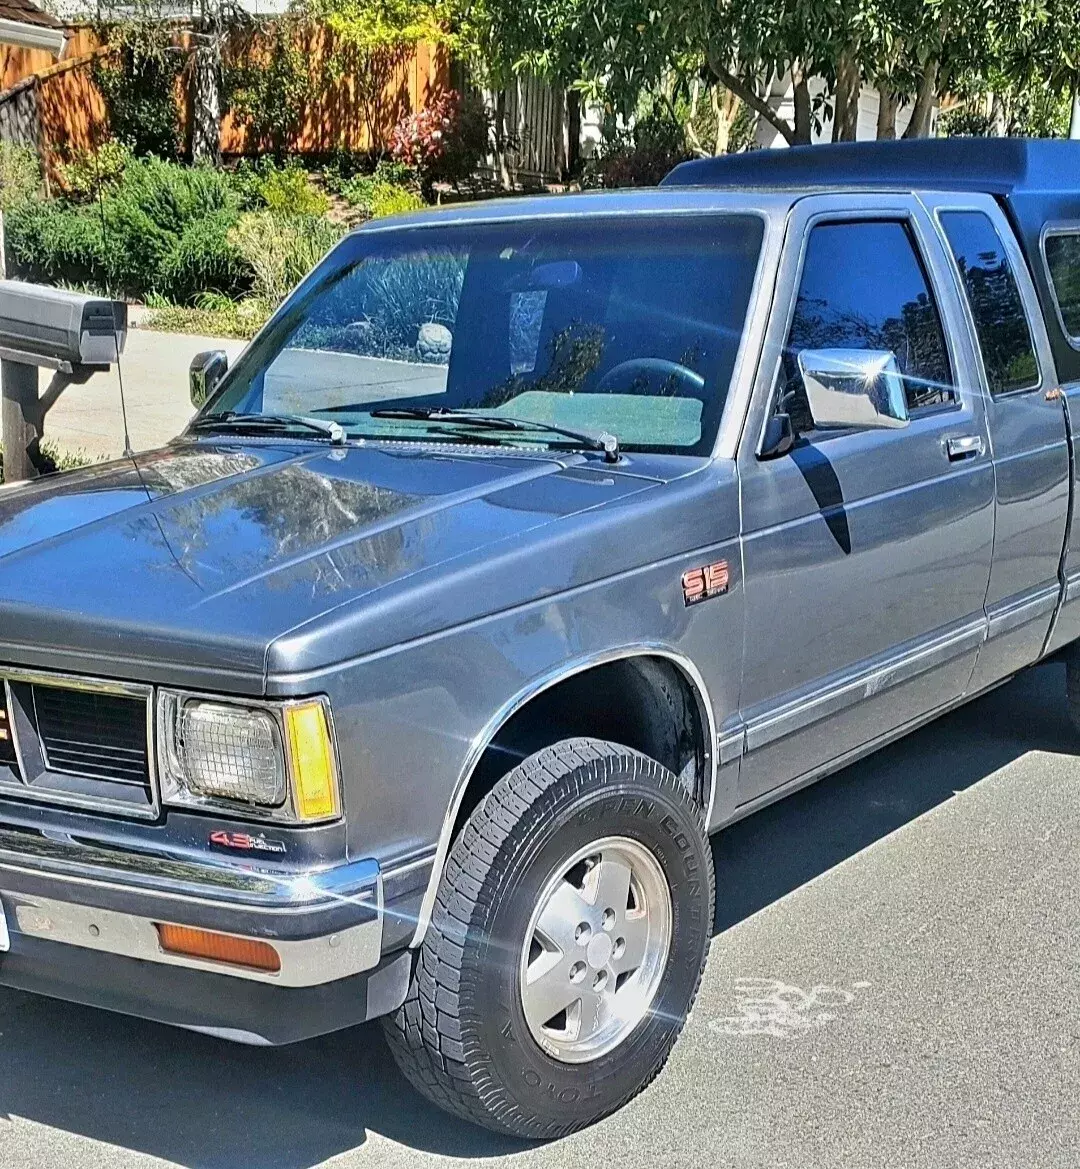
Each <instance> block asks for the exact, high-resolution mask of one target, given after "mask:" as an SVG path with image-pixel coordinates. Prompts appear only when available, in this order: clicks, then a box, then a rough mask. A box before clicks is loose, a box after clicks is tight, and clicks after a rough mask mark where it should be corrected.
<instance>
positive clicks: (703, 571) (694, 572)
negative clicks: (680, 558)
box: [682, 560, 729, 605]
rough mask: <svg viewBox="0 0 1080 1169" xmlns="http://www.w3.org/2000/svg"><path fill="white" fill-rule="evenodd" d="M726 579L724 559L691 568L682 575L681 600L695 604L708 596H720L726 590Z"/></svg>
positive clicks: (726, 564)
mask: <svg viewBox="0 0 1080 1169" xmlns="http://www.w3.org/2000/svg"><path fill="white" fill-rule="evenodd" d="M728 579H729V576H728V563H727V561H726V560H717V561H715V562H714V563H712V564H704V565H702V566H701V568H691V569H690V570H689V571H687V572H684V573H683V575H682V591H683V600H684V601H685V602H686V604H687V605H697V604H699V603H700V602H701V601H707V600H708V599H709V598H710V597H722V596H723V595H724V593H726V592H727V591H728Z"/></svg>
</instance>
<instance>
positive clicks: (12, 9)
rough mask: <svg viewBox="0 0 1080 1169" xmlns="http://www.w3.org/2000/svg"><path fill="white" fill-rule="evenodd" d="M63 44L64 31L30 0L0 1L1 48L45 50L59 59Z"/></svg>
mask: <svg viewBox="0 0 1080 1169" xmlns="http://www.w3.org/2000/svg"><path fill="white" fill-rule="evenodd" d="M66 43H67V32H66V30H65V28H64V26H63V24H61V23H60V21H59V20H57V19H56V17H55V16H52V15H51V14H50V13H48V12H43V11H42V10H41V9H40V8H38V6H37V5H36V4H32V3H31V2H30V0H0V45H18V46H19V47H20V48H26V49H44V50H46V52H49V53H52V54H53V55H54V56H56V57H60V56H63V53H64V46H65V44H66Z"/></svg>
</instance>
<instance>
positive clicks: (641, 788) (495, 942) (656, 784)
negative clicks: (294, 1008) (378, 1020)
mask: <svg viewBox="0 0 1080 1169" xmlns="http://www.w3.org/2000/svg"><path fill="white" fill-rule="evenodd" d="M609 836H622V837H629V838H630V839H631V840H633V841H636V842H638V843H640V844H642V845H644V846H645V847H646V848H647V849H648V850H649V852H650V853H651V854H652V856H653V857H654V858H655V860H656V861H658V862H659V865H660V868H661V869H662V872H663V877H664V878H665V879H666V881H667V885H668V889H669V891H670V894H671V903H672V914H671V919H670V922H671V941H670V947H669V949H668V952H667V960H666V964H665V965H664V966H663V967H662V969H663V973H662V975H661V976H660V982H659V984H658V986H657V990H656V995H655V998H654V999H653V1009H652V1010H651V1012H650V1013H649V1014H647V1015H646V1016H645V1018H644V1019H643V1020H642V1021H641V1022H640V1023H639V1024H638V1025H637V1027H636V1029H634V1030H633V1031H632V1032H631V1033H630V1034H629V1035H627V1036H626V1037H625V1038H624V1040H623V1041H622V1042H621V1043H619V1045H618V1046H617V1047H615V1048H614V1050H611V1051H609V1052H608V1053H607V1054H604V1055H601V1056H600V1057H599V1058H597V1059H594V1060H592V1061H591V1062H587V1063H567V1062H563V1061H561V1060H558V1059H555V1058H552V1056H550V1055H549V1054H548V1053H547V1052H546V1051H545V1050H543V1049H542V1048H541V1047H540V1046H539V1044H538V1043H537V1042H536V1040H535V1039H534V1038H533V1035H532V1033H531V1032H530V1030H529V1027H528V1024H527V1023H526V1020H525V1016H524V1013H523V1008H522V1003H521V991H520V984H519V977H518V973H519V962H520V956H521V952H522V946H523V943H524V937H525V932H526V929H527V928H528V923H529V920H530V917H531V915H532V912H533V909H534V907H535V906H536V904H537V901H538V898H539V897H540V892H541V890H542V889H543V888H544V886H545V884H546V883H547V881H548V880H549V878H550V876H551V874H552V873H555V872H557V870H558V866H559V865H560V864H562V863H564V862H565V861H566V859H567V858H570V857H572V856H574V855H575V853H576V852H577V851H578V850H580V849H582V848H585V847H588V846H589V845H590V844H591V843H592V842H594V841H596V840H597V839H598V838H601V837H609ZM713 897H714V876H713V865H712V852H711V850H710V848H709V842H708V837H707V835H706V832H705V829H704V825H703V821H702V815H701V810H700V808H699V807H698V806H697V804H696V803H695V801H694V800H693V799H692V798H691V797H690V796H689V794H688V793H687V792H686V790H685V789H684V788H683V787H682V786H681V785H680V783H679V781H678V780H677V779H676V777H675V776H674V775H673V774H672V773H671V772H670V771H668V770H667V769H666V768H664V767H662V766H661V765H660V764H659V763H656V762H655V761H654V760H652V759H649V758H647V757H646V756H644V755H642V754H640V753H638V752H637V751H633V750H630V749H629V748H627V747H621V746H618V745H616V744H613V743H605V742H601V741H599V740H596V739H571V740H567V741H565V742H562V743H558V744H556V745H555V746H553V747H548V748H546V749H545V750H543V751H540V752H538V753H537V754H535V755H533V756H532V757H530V758H529V759H527V760H525V762H523V763H522V764H521V765H520V766H518V767H516V768H515V769H514V770H513V771H511V772H510V773H509V774H508V775H506V776H504V777H503V778H502V779H501V780H500V781H499V783H498V784H496V785H495V787H494V789H493V790H492V791H491V792H490V793H489V794H488V795H487V796H486V797H485V798H484V800H483V801H482V802H481V804H480V805H479V807H477V808H476V810H475V811H474V812H473V813H472V815H471V816H470V817H469V819H468V821H467V822H466V824H465V826H464V828H463V829H462V830H461V832H460V833H459V835H458V837H457V839H456V841H455V842H454V845H453V847H452V849H451V851H450V855H449V857H448V859H447V863H446V870H445V872H444V875H443V878H442V883H441V885H440V887H439V892H438V897H437V900H436V905H435V909H434V912H433V915H432V920H431V924H430V927H429V928H428V931H427V935H426V937H425V939H424V942H423V945H422V946H421V948H420V951H419V954H418V956H417V962H416V965H415V967H414V971H413V978H412V984H411V986H410V989H409V994H408V997H407V998H406V1000H405V1003H404V1004H403V1006H402V1007H401V1008H400V1009H399V1010H398V1011H397V1012H396V1013H395V1014H393V1015H391V1016H389V1017H388V1018H386V1019H384V1020H383V1024H384V1029H385V1032H386V1036H387V1039H388V1042H389V1045H390V1049H391V1051H392V1052H393V1055H394V1058H395V1060H396V1061H397V1063H398V1065H399V1067H400V1068H401V1069H402V1071H403V1072H404V1073H405V1075H406V1076H407V1077H408V1078H409V1080H411V1082H412V1083H413V1084H414V1085H415V1086H416V1087H417V1088H418V1089H419V1090H420V1091H421V1092H422V1093H423V1094H424V1095H425V1096H427V1097H428V1098H429V1099H430V1100H432V1101H434V1102H435V1103H436V1104H438V1105H440V1106H441V1107H443V1108H445V1109H447V1110H449V1111H450V1112H453V1113H456V1114H457V1115H458V1116H461V1117H464V1118H465V1119H467V1120H470V1121H473V1122H475V1123H477V1124H480V1125H483V1126H485V1127H487V1128H489V1129H493V1130H494V1131H496V1132H501V1133H506V1134H510V1135H513V1136H516V1137H525V1138H531V1139H550V1138H553V1137H559V1136H563V1135H565V1134H567V1133H570V1132H574V1131H575V1130H577V1129H580V1128H584V1127H585V1126H586V1125H589V1124H591V1123H593V1122H594V1121H596V1120H598V1119H600V1118H601V1117H603V1116H606V1115H608V1114H609V1113H611V1112H614V1111H616V1110H617V1109H618V1108H620V1107H621V1106H622V1105H623V1104H625V1103H626V1102H627V1101H628V1100H630V1099H631V1098H632V1097H633V1096H635V1095H636V1094H637V1093H638V1092H640V1091H641V1090H642V1088H644V1087H645V1086H646V1085H647V1084H648V1083H649V1082H650V1081H651V1080H652V1079H653V1078H654V1077H655V1076H656V1075H657V1074H658V1073H659V1071H660V1070H661V1069H662V1068H663V1066H664V1064H665V1062H666V1061H667V1058H668V1054H669V1052H670V1051H671V1048H672V1045H673V1044H674V1042H675V1040H676V1038H677V1037H678V1035H679V1032H680V1031H681V1030H682V1026H683V1022H684V1020H685V1018H686V1016H687V1015H688V1014H689V1011H690V1008H691V1006H692V1004H693V1001H694V998H695V996H696V995H697V991H698V986H699V985H700V981H701V974H702V971H703V969H704V965H705V959H706V956H707V953H708V946H709V940H710V938H711V935H712V922H713Z"/></svg>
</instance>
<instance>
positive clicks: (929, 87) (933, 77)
mask: <svg viewBox="0 0 1080 1169" xmlns="http://www.w3.org/2000/svg"><path fill="white" fill-rule="evenodd" d="M937 80H938V62H937V61H931V62H929V63H928V64H927V66H926V68H925V69H924V70H923V74H922V77H920V78H919V90H918V93H916V95H915V107H914V109H912V111H911V121H910V122H908V127H907V129H906V130H905V131H904V137H905V138H927V137H929V135H930V119H931V117H932V115H933V113H934V98H935V97H936V96H937Z"/></svg>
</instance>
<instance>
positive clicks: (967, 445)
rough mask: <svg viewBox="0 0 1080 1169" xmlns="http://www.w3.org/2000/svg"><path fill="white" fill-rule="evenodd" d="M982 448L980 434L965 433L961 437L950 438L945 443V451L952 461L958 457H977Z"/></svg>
mask: <svg viewBox="0 0 1080 1169" xmlns="http://www.w3.org/2000/svg"><path fill="white" fill-rule="evenodd" d="M984 450H985V447H984V446H983V440H982V435H981V434H965V435H964V436H963V437H962V438H950V439H948V440H947V441H946V443H945V453H946V454H947V455H948V456H949V460H950V462H953V463H955V462H958V461H959V460H960V459H974V458H977V457H978V456H979V455H981V454H982V453H983V451H984Z"/></svg>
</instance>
